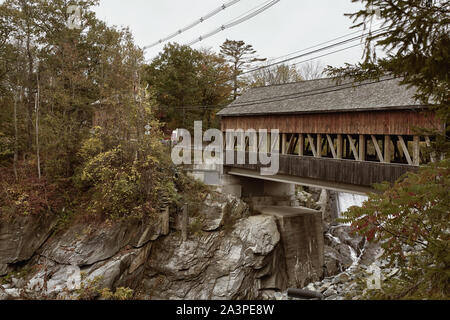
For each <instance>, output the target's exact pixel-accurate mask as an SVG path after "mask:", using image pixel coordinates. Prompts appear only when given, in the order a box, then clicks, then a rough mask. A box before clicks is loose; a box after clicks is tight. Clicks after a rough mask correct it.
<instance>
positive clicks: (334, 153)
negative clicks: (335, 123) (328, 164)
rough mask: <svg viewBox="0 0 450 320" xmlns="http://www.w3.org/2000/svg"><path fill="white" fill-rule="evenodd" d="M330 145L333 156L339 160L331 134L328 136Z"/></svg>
mask: <svg viewBox="0 0 450 320" xmlns="http://www.w3.org/2000/svg"><path fill="white" fill-rule="evenodd" d="M327 140H328V145H329V146H330V150H331V153H332V154H333V158H334V159H336V158H337V154H336V149H335V148H334V141H333V139H332V138H331V136H330V135H329V134H327Z"/></svg>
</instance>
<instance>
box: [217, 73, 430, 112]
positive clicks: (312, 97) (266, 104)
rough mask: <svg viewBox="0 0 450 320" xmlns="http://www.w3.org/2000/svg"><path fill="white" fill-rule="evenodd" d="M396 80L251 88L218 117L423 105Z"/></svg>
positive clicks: (326, 79) (311, 83)
mask: <svg viewBox="0 0 450 320" xmlns="http://www.w3.org/2000/svg"><path fill="white" fill-rule="evenodd" d="M399 82H400V80H399V79H392V78H390V77H389V78H382V79H381V80H380V81H374V80H370V81H366V82H362V83H353V82H352V81H350V80H344V81H343V82H342V83H340V84H336V82H335V81H334V80H333V79H329V78H325V79H318V80H310V81H302V82H296V83H288V84H283V85H273V86H266V87H258V88H251V89H249V90H248V91H246V92H245V93H244V94H243V95H242V96H241V97H239V98H238V99H237V100H236V101H234V102H233V103H231V104H230V105H229V106H228V107H226V108H225V109H223V110H222V111H220V112H219V115H220V116H224V117H227V116H241V115H242V116H244V115H264V114H293V113H331V112H351V111H377V110H389V109H414V108H420V107H422V106H421V105H420V104H419V103H418V102H417V101H416V100H415V99H414V94H415V90H414V89H413V88H407V87H406V86H404V85H402V86H401V85H400V84H399Z"/></svg>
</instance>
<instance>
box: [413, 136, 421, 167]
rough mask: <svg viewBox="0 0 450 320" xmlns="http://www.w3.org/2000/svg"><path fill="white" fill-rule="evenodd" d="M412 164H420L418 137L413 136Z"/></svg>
mask: <svg viewBox="0 0 450 320" xmlns="http://www.w3.org/2000/svg"><path fill="white" fill-rule="evenodd" d="M413 164H414V165H415V166H419V165H420V137H419V136H414V139H413Z"/></svg>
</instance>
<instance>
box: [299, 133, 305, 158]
mask: <svg viewBox="0 0 450 320" xmlns="http://www.w3.org/2000/svg"><path fill="white" fill-rule="evenodd" d="M304 150H305V136H304V135H303V133H299V134H298V155H299V156H300V157H303V155H304V154H305V153H304Z"/></svg>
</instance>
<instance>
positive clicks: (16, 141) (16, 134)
mask: <svg viewBox="0 0 450 320" xmlns="http://www.w3.org/2000/svg"><path fill="white" fill-rule="evenodd" d="M18 157H19V132H18V129H17V93H15V94H14V164H13V167H14V177H15V178H16V182H17V181H19V176H18V175H17V160H18Z"/></svg>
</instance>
